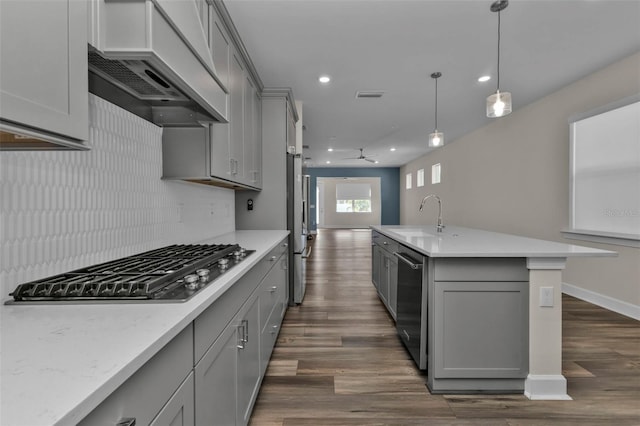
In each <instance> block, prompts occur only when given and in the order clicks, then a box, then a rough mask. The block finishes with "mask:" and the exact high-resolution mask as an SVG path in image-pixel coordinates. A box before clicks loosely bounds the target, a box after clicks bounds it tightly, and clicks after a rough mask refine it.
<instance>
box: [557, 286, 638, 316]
mask: <svg viewBox="0 0 640 426" xmlns="http://www.w3.org/2000/svg"><path fill="white" fill-rule="evenodd" d="M562 292H563V293H566V294H568V295H569V296H573V297H576V298H578V299H581V300H584V301H585V302H589V303H593V304H594V305H598V306H600V307H602V308H605V309H608V310H610V311H613V312H617V313H619V314H621V315H625V316H627V317H629V318H633V319H635V320H639V321H640V306H637V305H633V304H631V303H628V302H623V301H622V300H618V299H614V298H613V297H609V296H605V295H603V294H600V293H596V292H595V291H591V290H585V289H583V288H580V287H576V286H575V285H571V284H567V283H562Z"/></svg>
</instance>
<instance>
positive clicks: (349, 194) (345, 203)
mask: <svg viewBox="0 0 640 426" xmlns="http://www.w3.org/2000/svg"><path fill="white" fill-rule="evenodd" d="M336 213H371V185H370V184H368V183H339V184H337V185H336Z"/></svg>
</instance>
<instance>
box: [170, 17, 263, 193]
mask: <svg viewBox="0 0 640 426" xmlns="http://www.w3.org/2000/svg"><path fill="white" fill-rule="evenodd" d="M199 10H200V9H199ZM208 25H209V38H208V40H209V48H210V50H211V57H212V58H213V63H214V66H215V70H216V75H217V79H218V81H219V82H220V84H221V85H222V86H223V87H224V88H225V90H226V91H227V92H226V93H227V94H226V109H225V110H226V111H227V116H226V117H225V118H226V120H227V121H228V122H227V123H224V122H220V123H210V124H207V125H206V126H204V127H202V128H199V129H196V130H189V129H185V128H174V129H170V128H166V129H165V131H164V133H163V162H164V165H163V178H165V179H181V180H188V181H191V182H197V183H204V184H210V185H216V186H224V187H229V188H234V189H242V188H245V189H261V188H262V146H261V140H262V138H261V136H262V118H261V117H262V115H261V107H262V104H261V102H260V97H259V89H258V87H259V86H258V84H257V83H256V81H255V80H254V78H253V75H252V74H251V73H250V72H249V71H248V67H247V66H246V63H245V60H244V57H243V56H242V55H241V54H240V51H239V50H238V48H237V47H236V44H234V41H233V40H234V39H233V38H232V37H231V36H230V34H229V32H228V27H227V26H226V25H225V22H224V21H223V20H222V19H221V17H220V15H219V14H218V11H217V9H216V7H214V6H209V9H208Z"/></svg>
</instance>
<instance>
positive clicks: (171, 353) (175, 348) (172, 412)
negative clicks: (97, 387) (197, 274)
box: [79, 325, 195, 426]
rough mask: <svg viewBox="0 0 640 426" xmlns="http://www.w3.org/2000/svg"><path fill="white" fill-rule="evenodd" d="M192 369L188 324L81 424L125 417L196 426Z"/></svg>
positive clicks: (142, 422) (109, 424) (138, 421)
mask: <svg viewBox="0 0 640 426" xmlns="http://www.w3.org/2000/svg"><path fill="white" fill-rule="evenodd" d="M192 368H193V327H192V326H191V325H189V326H188V327H187V328H186V329H185V330H183V331H182V332H181V333H180V334H179V335H178V336H176V337H175V338H174V339H173V340H172V341H171V342H169V343H167V345H166V346H165V347H164V348H163V349H161V350H160V352H158V353H157V354H156V355H154V356H153V358H151V360H149V361H148V362H147V363H146V364H145V365H144V366H142V367H141V368H140V369H139V370H138V371H137V372H136V373H134V375H133V376H131V377H130V378H129V379H128V380H127V381H126V382H125V383H124V384H122V385H121V386H120V387H119V388H118V389H117V390H116V391H115V392H113V393H112V394H111V395H110V396H109V397H108V398H107V399H106V400H104V401H103V402H102V403H101V404H100V405H99V406H98V407H97V408H96V409H94V410H93V411H92V412H91V413H90V414H89V415H88V416H86V417H85V418H84V419H83V420H82V421H81V422H80V423H79V425H80V426H85V425H86V426H99V425H104V426H113V425H115V424H118V422H119V421H121V420H122V419H125V418H128V419H135V421H136V424H139V425H148V424H154V425H166V424H172V425H173V424H175V425H185V426H186V425H191V426H193V425H195V423H194V400H193V373H192V372H191V370H192ZM165 419H170V420H171V421H173V423H171V422H165ZM174 419H175V421H174Z"/></svg>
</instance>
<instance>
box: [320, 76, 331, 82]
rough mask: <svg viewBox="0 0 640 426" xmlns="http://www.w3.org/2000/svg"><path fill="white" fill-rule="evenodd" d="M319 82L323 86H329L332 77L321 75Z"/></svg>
mask: <svg viewBox="0 0 640 426" xmlns="http://www.w3.org/2000/svg"><path fill="white" fill-rule="evenodd" d="M318 81H319V82H320V83H322V84H327V83H328V82H330V81H331V77H329V76H328V75H321V76H320V78H318Z"/></svg>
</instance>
